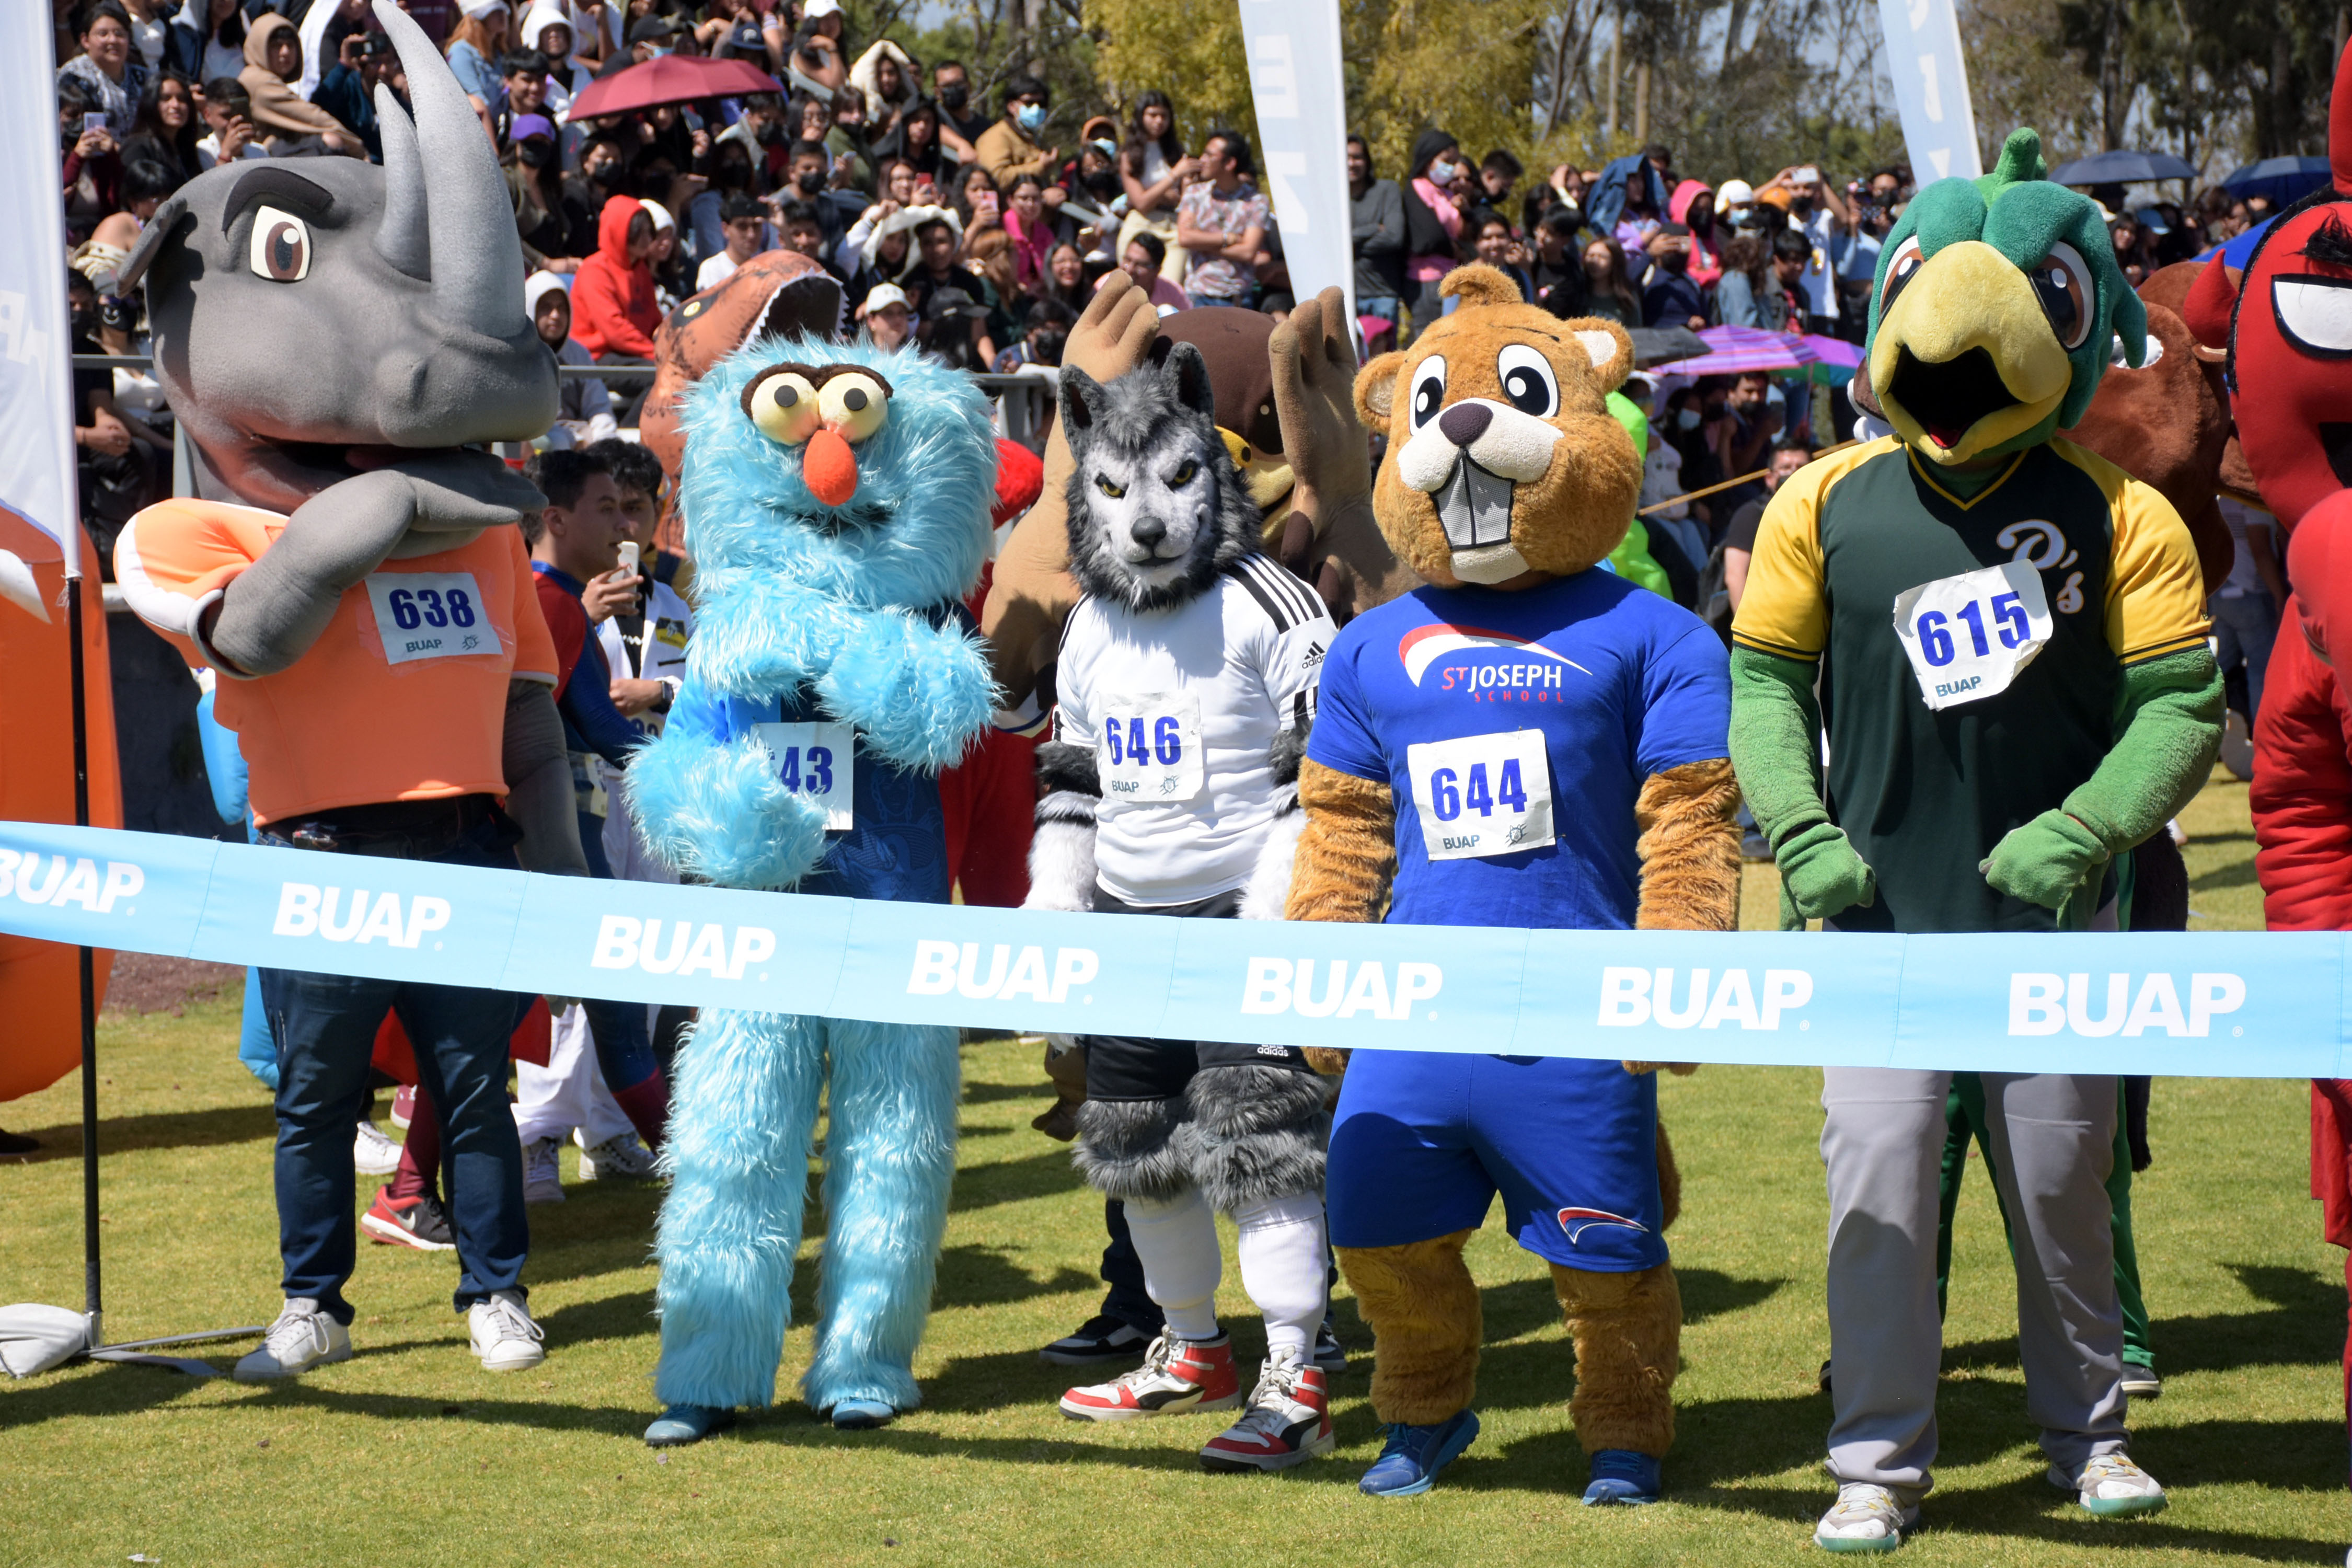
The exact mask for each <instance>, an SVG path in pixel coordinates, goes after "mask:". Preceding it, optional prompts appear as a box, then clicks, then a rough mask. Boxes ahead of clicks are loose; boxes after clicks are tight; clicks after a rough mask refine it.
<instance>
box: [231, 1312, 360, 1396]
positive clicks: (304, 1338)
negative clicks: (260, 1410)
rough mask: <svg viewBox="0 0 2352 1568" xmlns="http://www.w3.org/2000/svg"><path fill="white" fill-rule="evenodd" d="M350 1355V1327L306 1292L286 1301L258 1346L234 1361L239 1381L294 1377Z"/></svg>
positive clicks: (247, 1381)
mask: <svg viewBox="0 0 2352 1568" xmlns="http://www.w3.org/2000/svg"><path fill="white" fill-rule="evenodd" d="M351 1359H352V1331H350V1330H349V1329H347V1328H345V1327H343V1325H342V1324H341V1323H339V1322H337V1321H335V1320H334V1319H333V1318H332V1317H331V1316H329V1315H328V1314H327V1313H326V1312H325V1311H323V1310H320V1306H319V1303H318V1302H316V1301H314V1300H310V1297H308V1296H297V1297H295V1298H294V1299H293V1300H290V1301H289V1302H287V1303H286V1310H284V1311H282V1312H280V1313H278V1321H276V1322H274V1323H272V1324H270V1325H269V1337H268V1339H266V1340H264V1341H263V1342H262V1343H261V1348H260V1349H259V1350H257V1351H256V1352H253V1353H252V1354H251V1355H249V1356H247V1357H246V1358H245V1359H244V1360H243V1361H240V1362H238V1363H236V1380H237V1382H239V1383H267V1382H268V1381H269V1380H270V1379H271V1378H274V1377H293V1376H296V1375H298V1374H299V1373H306V1372H308V1371H310V1369H311V1368H312V1367H314V1366H325V1365H326V1364H327V1363H330V1362H338V1361H349V1360H351Z"/></svg>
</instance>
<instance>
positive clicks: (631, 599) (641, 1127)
mask: <svg viewBox="0 0 2352 1568" xmlns="http://www.w3.org/2000/svg"><path fill="white" fill-rule="evenodd" d="M530 480H531V483H532V484H533V485H535V486H536V487H538V489H539V491H540V493H541V495H543V496H545V497H546V498H547V506H546V509H545V510H543V511H541V512H540V513H539V514H538V515H537V516H536V517H526V518H525V519H524V520H523V537H524V538H525V539H526V540H528V541H529V542H530V566H531V574H532V576H533V578H534V579H535V580H536V582H537V584H538V588H539V607H540V611H541V614H542V615H543V616H545V617H546V620H547V629H548V632H549V634H550V635H551V637H552V638H553V640H554V644H555V658H556V686H555V709H556V711H557V712H558V713H559V714H561V715H562V720H563V739H564V746H565V749H566V750H567V751H568V752H570V753H571V757H572V788H573V791H574V794H575V801H576V805H577V807H578V810H579V813H580V847H581V848H582V850H583V852H584V853H585V854H586V857H587V860H588V871H589V874H590V875H591V876H594V877H603V878H607V879H609V878H611V877H612V875H613V868H612V863H611V861H610V860H609V859H608V858H607V857H606V855H605V838H604V826H605V819H606V817H607V816H609V815H610V813H611V811H612V804H611V791H610V789H609V787H608V786H607V784H606V779H607V777H608V775H607V773H606V772H605V767H606V765H609V766H610V767H611V768H612V769H613V770H614V771H616V772H617V771H618V770H621V769H625V768H626V767H627V766H628V763H629V753H630V752H631V751H632V750H634V749H635V746H636V744H637V742H638V740H639V734H638V730H637V727H636V726H635V725H634V724H632V723H630V722H629V721H627V720H626V719H625V718H623V717H622V716H621V714H620V712H619V710H617V709H615V708H614V706H613V698H612V688H613V671H612V667H611V665H610V663H609V662H608V661H607V659H606V658H605V653H604V647H603V644H602V642H601V640H600V638H599V637H598V636H597V632H596V626H597V624H598V623H601V622H604V621H608V620H610V619H611V618H612V617H613V616H617V615H624V614H631V615H634V614H638V613H641V612H640V604H641V600H640V592H641V589H642V587H643V581H642V578H641V577H640V575H639V574H638V572H637V570H636V562H635V558H634V555H632V557H631V559H630V560H629V561H628V563H627V564H626V565H625V566H624V565H623V564H622V559H623V554H624V552H625V551H626V552H635V550H637V549H638V544H637V542H636V540H635V537H634V526H633V524H632V523H631V521H630V519H629V516H628V514H627V513H626V512H625V510H623V509H622V505H621V492H620V488H619V487H618V486H617V485H615V484H614V480H613V471H612V467H611V465H610V464H609V463H607V462H606V461H605V460H604V458H601V457H597V456H594V455H593V454H590V453H587V452H574V451H565V450H562V449H554V450H550V451H546V452H541V453H540V454H539V455H538V456H537V457H535V458H532V459H531V465H530ZM583 1029H584V1031H585V1039H586V1041H587V1042H588V1043H590V1044H592V1045H593V1049H594V1059H595V1064H596V1067H597V1068H598V1069H599V1070H601V1072H602V1073H603V1075H604V1085H605V1087H606V1089H608V1090H609V1091H610V1093H611V1097H612V1100H613V1101H614V1104H615V1105H617V1107H618V1108H619V1110H621V1111H622V1112H623V1113H624V1115H625V1118H626V1120H627V1121H628V1122H629V1123H630V1125H631V1127H633V1128H634V1129H635V1132H636V1133H637V1134H638V1135H640V1136H642V1137H643V1138H644V1140H645V1142H646V1144H648V1145H650V1146H651V1147H652V1148H655V1149H658V1148H660V1147H661V1138H662V1124H663V1122H664V1121H666V1120H667V1117H668V1114H669V1090H668V1088H667V1085H666V1084H665V1083H664V1081H663V1079H662V1076H661V1072H660V1069H659V1068H658V1065H657V1064H656V1060H655V1058H654V1054H653V1041H652V1031H651V1029H650V1028H649V1026H648V1020H647V1018H646V1008H645V1005H643V1004H642V1003H635V1002H606V1001H593V1000H583V1002H582V1003H581V1005H580V1006H579V1007H578V1008H573V1009H567V1010H566V1011H565V1012H564V1014H563V1016H562V1017H560V1018H558V1019H557V1020H556V1039H555V1041H554V1043H553V1045H552V1046H551V1052H550V1057H549V1063H548V1073H549V1075H550V1076H549V1077H548V1078H547V1079H536V1078H533V1077H531V1076H529V1075H526V1076H525V1077H524V1078H523V1079H522V1080H521V1083H522V1096H521V1103H520V1104H519V1105H518V1106H517V1108H516V1122H517V1129H516V1130H517V1131H518V1133H519V1134H520V1138H521V1140H522V1153H523V1201H524V1202H526V1203H535V1204H536V1203H562V1201H563V1186H562V1175H561V1173H560V1171H559V1169H558V1166H557V1164H556V1155H557V1153H558V1152H559V1151H560V1150H561V1148H562V1139H563V1137H564V1136H565V1135H566V1134H567V1133H569V1132H571V1131H574V1130H575V1129H577V1130H579V1131H582V1133H583V1142H585V1143H586V1144H587V1145H588V1158H589V1162H590V1166H589V1169H590V1172H591V1173H604V1174H625V1175H632V1176H635V1175H646V1174H650V1173H651V1169H652V1166H651V1162H650V1160H649V1159H647V1158H646V1156H645V1153H644V1151H642V1150H639V1149H637V1148H635V1140H633V1139H629V1138H628V1137H627V1136H626V1134H627V1131H629V1130H628V1129H626V1128H614V1127H608V1126H605V1125H601V1124H600V1122H599V1119H598V1117H597V1115H596V1110H595V1106H594V1104H593V1095H592V1094H591V1092H590V1091H591V1089H592V1088H593V1075H592V1074H590V1073H588V1072H587V1071H586V1070H585V1058H584V1055H581V1053H580V1052H579V1047H580V1045H581V1043H582V1041H583V1034H582V1031H583ZM574 1055H581V1061H580V1063H579V1065H576V1066H575V1065H573V1063H572V1056H574ZM559 1056H562V1057H563V1058H564V1060H563V1061H562V1062H559V1061H558V1059H557V1058H558V1057H559ZM567 1090H568V1091H569V1092H567Z"/></svg>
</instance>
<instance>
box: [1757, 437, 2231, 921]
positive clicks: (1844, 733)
mask: <svg viewBox="0 0 2352 1568" xmlns="http://www.w3.org/2000/svg"><path fill="white" fill-rule="evenodd" d="M2205 635H2206V621H2205V612H2204V594H2203V588H2202V584H2201V582H2200V578H2199V575H2198V569H2197V551H2196V547H2195V546H2194V544H2192V543H2191V542H2190V540H2189V531H2188V529H2187V528H2186V527H2185V526H2184V525H2183V524H2182V522H2181V521H2180V517H2179V513H2177V512H2175V511H2174V510H2172V507H2171V505H2170V503H2169V502H2168V501H2166V500H2165V499H2164V498H2163V497H2162V496H2161V495H2159V494H2158V492H2157V491H2156V490H2155V489H2151V488H2150V487H2149V486H2147V485H2146V484H2143V483H2141V482H2140V481H2139V480H2137V479H2133V478H2132V477H2131V476H2130V475H2128V474H2126V473H2125V472H2124V471H2123V470H2122V469H2120V468H2116V466H2115V465H2114V464H2112V463H2109V462H2107V461H2106V460H2105V459H2104V458H2100V457H2098V456H2096V455H2095V454H2094V453H2091V452H2088V451H2085V450H2084V449H2083V448H2082V447H2076V446H2074V444H2072V443H2071V442H2067V441H2064V440H2053V441H2051V442H2049V443H2048V444H2046V445H2044V446H2040V447H2031V448H2029V449H2027V450H2026V451H2024V452H2021V453H2019V454H2018V455H2017V456H2016V457H2015V458H2012V459H2011V462H2010V464H2009V466H2008V468H2006V469H2005V470H2003V471H2001V472H2000V473H1999V474H1997V475H1996V476H1995V477H1994V478H1993V479H1991V481H1990V482H1989V483H1988V484H1986V485H1985V486H1984V488H1982V489H1979V491H1978V492H1977V493H1976V494H1975V495H1974V496H1971V497H1968V498H1966V499H1963V498H1962V497H1960V496H1959V495H1958V494H1956V493H1954V492H1953V491H1952V490H1951V489H1948V488H1947V487H1946V485H1945V484H1943V483H1942V482H1939V480H1938V479H1937V476H1936V475H1935V474H1934V473H1933V472H1932V471H1930V469H1929V468H1928V467H1927V465H1925V464H1922V463H1921V462H1920V461H1919V460H1918V459H1917V458H1916V457H1914V456H1913V455H1912V454H1911V453H1910V452H1909V451H1908V450H1907V449H1906V447H1904V446H1903V445H1902V443H1900V442H1899V441H1896V440H1895V439H1894V438H1892V437H1888V438H1886V439H1883V440H1878V441H1873V442H1870V443H1868V444H1866V445H1864V446H1861V447H1853V448H1850V449H1848V450H1846V451H1843V452H1839V453H1836V454H1834V455H1832V456H1831V457H1829V458H1823V459H1822V460H1821V461H1819V462H1816V463H1813V464H1811V465H1810V466H1808V467H1806V468H1802V469H1800V470H1799V471H1798V472H1797V473H1796V474H1794V475H1793V476H1791V477H1790V479H1789V480H1788V481H1787V482H1786V483H1784V484H1783V485H1781V487H1780V489H1779V490H1778V492H1776V493H1775V494H1774V496H1773V498H1772V500H1771V503H1770V505H1769V506H1768V507H1767V508H1766V509H1765V512H1764V518H1763V521H1762V523H1761V525H1760V526H1759V529H1758V531H1757V538H1756V551H1755V554H1754V557H1753V559H1752V561H1751V563H1750V564H1749V566H1748V586H1747V590H1746V593H1745V594H1744V595H1743V596H1742V598H1741V600H1740V605H1739V612H1738V616H1737V617H1736V619H1735V621H1734V623H1733V626H1732V637H1733V640H1734V641H1735V642H1737V643H1738V645H1740V646H1741V647H1748V648H1753V649H1756V650H1758V651H1759V652H1762V653H1768V654H1774V655H1778V656H1779V657H1780V658H1790V659H1801V660H1804V661H1807V662H1809V663H1818V664H1819V665H1820V666H1821V667H1822V684H1821V696H1822V719H1823V722H1824V723H1825V725H1826V726H1827V729H1828V732H1829V734H1828V739H1829V758H1828V764H1827V768H1826V773H1827V777H1826V780H1825V784H1826V788H1825V790H1824V792H1823V793H1824V798H1825V804H1826V805H1828V807H1829V811H1830V816H1831V819H1832V821H1834V822H1836V823H1837V824H1838V825H1839V826H1841V827H1843V829H1844V830H1845V832H1846V835H1847V837H1849V838H1851V839H1852V840H1853V847H1854V848H1855V850H1856V851H1857V852H1858V853H1860V855H1861V856H1862V858H1864V860H1865V861H1867V862H1868V863H1869V864H1870V866H1871V867H1872V868H1873V869H1874V870H1875V871H1876V873H1877V878H1878V897H1877V901H1876V902H1875V903H1874V904H1873V905H1872V906H1870V907H1868V908H1857V909H1850V910H1846V911H1845V912H1844V913H1843V914H1841V915H1840V916H1839V917H1838V919H1837V924H1838V926H1839V928H1840V929H1841V930H1846V931H2032V930H2049V929H2053V926H2054V924H2055V921H2056V917H2055V916H2054V915H2053V913H2052V912H2051V911H2050V910H2044V909H2042V908H2040V907H2038V906H2035V905H2032V904H2028V903H2025V902H2022V901H2021V900H2016V899H2012V898H2008V897H2006V896H2004V895H2002V894H2000V893H1998V892H1995V891H1994V890H1993V889H1992V888H1991V887H1990V886H1989V885H1988V884H1987V883H1986V881H1985V879H1984V877H1983V875H1982V874H1981V873H1980V872H1979V870H1978V869H1977V868H1978V865H1979V862H1981V861H1982V860H1983V859H1984V858H1986V857H1987V856H1988V855H1990V853H1991V851H1992V847H1993V846H1994V845H1995V844H1996V843H1998V842H1999V841H2000V837H2001V836H2002V835H2003V834H2005V833H2007V832H2008V831H2009V830H2010V829H2011V828H2013V827H2016V826H2020V825H2021V824H2022V823H2025V822H2029V821H2031V820H2032V818H2033V817H2035V816H2039V815H2040V814H2041V813H2042V812H2044V811H2047V810H2051V809H2053V808H2055V807H2057V806H2058V805H2061V804H2062V803H2063V801H2064V800H2065V798H2066V796H2067V795H2069V794H2070V793H2071V792H2072V791H2073V790H2074V788H2075V787H2076V786H2078V785H2080V784H2082V783H2083V782H2084V780H2086V779H2088V778H2089V777H2090V776H2091V774H2092V773H2093V772H2094V771H2095V769H2096V768H2097V767H2098V765H2099V763H2100V760H2101V759H2102V758H2104V757H2105V755H2106V753H2107V751H2108V749H2109V748H2110V746H2111V745H2112V744H2113V743H2114V741H2115V737H2116V723H2117V719H2118V716H2119V713H2120V711H2121V703H2122V697H2123V681H2122V672H2123V670H2124V668H2126V666H2128V665H2132V664H2137V663H2138V662H2140V661H2142V660H2145V659H2150V658H2160V657H2162V656H2164V655H2166V654H2170V653H2176V652H2179V651H2180V650H2182V649H2185V648H2190V647H2196V646H2197V645H2198V644H2199V643H2200V642H2202V641H2203V640H2204V638H2205Z"/></svg>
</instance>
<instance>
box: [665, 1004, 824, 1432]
mask: <svg viewBox="0 0 2352 1568" xmlns="http://www.w3.org/2000/svg"><path fill="white" fill-rule="evenodd" d="M823 1080H824V1024H823V1022H822V1020H819V1019H815V1018H803V1017H795V1016H792V1015H790V1014H783V1013H731V1012H721V1011H719V1010H717V1009H705V1010H704V1012H703V1014H702V1016H701V1019H700V1020H699V1021H698V1023H697V1024H696V1025H695V1026H694V1027H693V1028H692V1030H690V1031H689V1032H688V1035H687V1037H686V1039H685V1040H684V1042H683V1043H682V1044H681V1045H680V1046H679V1048H678V1054H677V1081H676V1083H675V1084H673V1085H672V1086H671V1100H670V1132H669V1142H668V1144H667V1147H666V1148H665V1149H664V1151H663V1153H662V1163H663V1165H664V1166H665V1167H666V1168H667V1171H668V1173H669V1175H670V1178H671V1182H670V1190H669V1196H668V1198H667V1200H666V1201H665V1202H664V1203H663V1204H662V1212H661V1226H660V1231H659V1239H658V1242H657V1244H656V1254H657V1256H658V1257H659V1258H660V1259H661V1283H660V1285H659V1287H658V1288H657V1289H656V1300H657V1301H658V1303H659V1305H660V1308H661V1338H662V1350H661V1365H660V1367H659V1368H658V1369H657V1370H656V1373H655V1374H654V1391H655V1393H656V1394H658V1395H659V1396H660V1399H661V1402H662V1403H663V1404H664V1405H713V1406H717V1407H719V1408H721V1409H725V1408H728V1407H730V1406H733V1405H751V1406H754V1407H760V1406H764V1405H771V1404H773V1403H774V1402H775V1395H776V1363H777V1362H778V1361H779V1360H780V1359H781V1358H782V1355H783V1348H784V1328H785V1326H786V1324H787V1323H789V1322H790V1321H791V1319H792V1284H793V1255H794V1254H795V1253H797V1252H798V1251H799V1250H800V1243H801V1210H802V1205H803V1201H804V1200H805V1198H806V1196H807V1193H808V1157H809V1152H810V1150H811V1148H812V1146H813V1139H814V1131H815V1128H816V1103H817V1090H818V1088H819V1086H820V1084H821V1083H822V1082H823Z"/></svg>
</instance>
